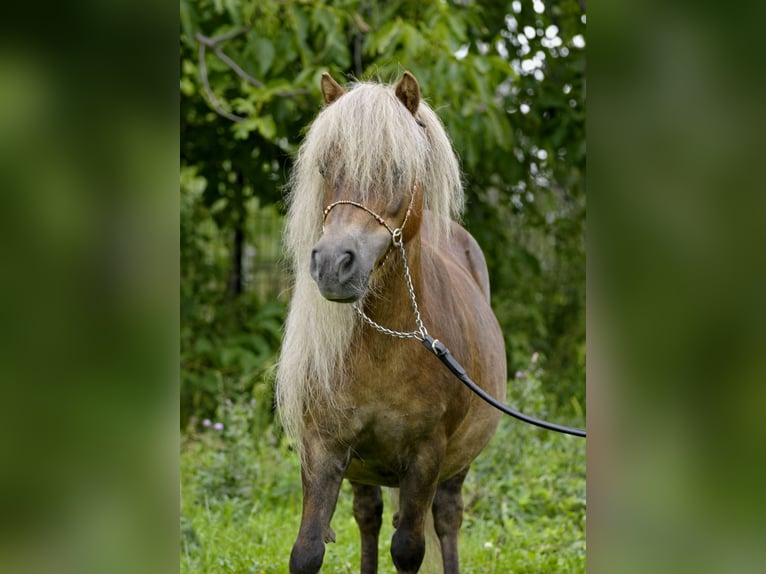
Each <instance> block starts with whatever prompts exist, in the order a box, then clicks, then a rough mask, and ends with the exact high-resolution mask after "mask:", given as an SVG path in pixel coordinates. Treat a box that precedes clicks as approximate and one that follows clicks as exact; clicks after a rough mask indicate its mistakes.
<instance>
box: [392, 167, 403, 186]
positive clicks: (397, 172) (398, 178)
mask: <svg viewBox="0 0 766 574" xmlns="http://www.w3.org/2000/svg"><path fill="white" fill-rule="evenodd" d="M393 175H394V183H395V184H396V185H397V186H400V185H401V184H402V179H403V177H404V172H403V171H402V169H401V168H400V167H399V166H394V169H393Z"/></svg>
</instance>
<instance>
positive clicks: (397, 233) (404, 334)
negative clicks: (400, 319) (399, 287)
mask: <svg viewBox="0 0 766 574" xmlns="http://www.w3.org/2000/svg"><path fill="white" fill-rule="evenodd" d="M392 238H393V242H394V245H395V246H397V247H398V248H399V251H400V252H401V254H402V263H403V264H404V278H405V280H406V282H407V290H408V291H409V292H410V302H411V303H412V310H413V312H414V313H415V323H416V324H417V327H418V330H417V331H395V330H393V329H387V328H386V327H384V326H383V325H380V324H378V323H376V322H375V321H373V320H372V319H370V318H369V317H368V316H367V315H366V314H365V312H364V311H362V309H361V308H360V307H359V305H357V304H356V303H354V305H353V307H354V311H356V314H357V315H359V317H361V318H362V320H363V321H364V322H365V323H367V324H368V325H369V326H370V327H372V328H373V329H375V330H376V331H380V332H381V333H383V334H385V335H390V336H391V337H397V338H399V339H417V340H418V341H423V340H424V339H425V337H426V336H427V335H428V331H427V330H426V327H425V325H424V324H423V320H422V319H421V318H420V311H419V310H418V302H417V300H416V299H415V288H414V287H413V286H412V276H411V275H410V266H409V265H408V264H407V255H406V254H405V252H404V241H403V240H402V230H401V228H397V229H395V230H394V232H393V233H392Z"/></svg>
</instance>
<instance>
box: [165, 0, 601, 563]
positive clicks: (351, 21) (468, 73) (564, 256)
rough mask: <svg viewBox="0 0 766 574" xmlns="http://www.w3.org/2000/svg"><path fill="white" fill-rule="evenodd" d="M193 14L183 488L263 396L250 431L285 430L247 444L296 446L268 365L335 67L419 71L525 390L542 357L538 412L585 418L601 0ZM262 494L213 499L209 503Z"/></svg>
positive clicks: (237, 0)
mask: <svg viewBox="0 0 766 574" xmlns="http://www.w3.org/2000/svg"><path fill="white" fill-rule="evenodd" d="M180 8H181V34H180V43H179V56H180V67H181V69H180V90H181V102H180V104H181V110H180V112H181V115H180V134H181V142H180V144H181V174H180V175H181V177H180V190H181V363H182V364H181V397H180V401H181V428H182V431H183V439H182V442H183V449H184V454H183V456H184V457H187V459H188V460H194V461H196V463H193V462H190V464H189V465H188V466H186V467H184V466H183V465H182V472H183V468H186V470H187V471H188V473H189V474H188V475H185V476H182V481H186V482H187V483H189V484H193V483H195V481H197V479H198V478H199V473H200V472H202V473H203V474H204V473H206V472H208V470H204V469H209V466H206V463H205V462H204V461H205V460H208V459H206V456H213V454H211V453H215V452H219V454H220V449H219V451H216V447H215V445H216V444H218V443H209V442H206V441H205V440H201V437H203V436H206V435H205V432H207V433H210V432H213V431H211V430H210V428H211V427H210V426H204V425H203V422H204V421H218V422H221V424H224V422H223V421H224V419H225V418H226V417H225V415H224V413H226V412H228V411H229V410H230V408H231V405H232V404H233V405H250V406H249V407H248V409H247V410H248V411H249V414H248V417H247V421H249V422H247V423H244V422H242V421H241V420H240V423H235V425H236V424H239V425H240V427H241V426H242V425H245V427H247V428H248V429H250V430H249V432H252V433H254V434H255V435H256V436H261V437H269V436H272V435H273V437H274V438H273V440H271V439H270V440H271V442H268V441H266V442H263V441H256V443H253V445H251V448H250V451H249V452H251V453H252V452H253V450H252V449H255V450H257V451H259V452H260V451H262V449H267V450H268V448H269V445H271V447H272V448H275V449H279V448H282V447H281V446H280V445H281V440H282V439H281V436H280V435H279V432H278V429H275V428H274V426H273V406H272V389H271V373H272V370H273V367H274V364H275V360H276V356H277V352H278V348H279V343H280V337H281V325H282V321H283V319H284V316H285V311H286V304H287V301H288V299H289V277H288V276H287V273H286V269H285V268H284V266H283V262H282V260H281V247H280V232H281V223H282V218H283V214H284V204H283V202H282V197H283V187H284V184H285V181H286V178H287V176H288V174H289V171H290V165H291V159H292V154H293V152H295V150H296V149H297V147H298V145H299V144H300V141H301V138H302V134H303V133H304V130H305V128H306V126H307V125H308V124H309V123H310V121H311V120H312V119H313V117H314V116H315V115H316V113H317V112H318V110H319V109H320V103H321V96H320V93H319V77H320V75H321V73H322V72H323V71H329V72H330V73H331V74H332V75H333V76H334V77H335V78H336V79H337V80H339V81H340V82H341V83H345V81H349V80H353V79H362V80H380V81H386V82H392V81H395V80H396V79H397V78H398V77H399V76H400V75H401V72H402V71H404V70H405V69H406V70H410V71H411V72H413V73H414V74H415V76H416V77H417V78H418V80H419V82H420V84H421V90H422V93H423V95H424V97H425V98H427V99H428V101H429V103H430V104H431V105H432V106H433V107H434V108H435V109H436V110H437V113H438V114H439V116H440V117H441V118H442V120H443V122H444V123H445V126H446V128H447V131H448V133H449V134H450V135H451V137H452V139H453V142H454V145H455V149H456V151H457V153H458V155H459V157H460V158H461V162H462V167H463V170H464V178H465V186H466V194H467V199H468V204H467V211H466V214H465V221H464V224H465V226H466V227H467V228H468V229H469V231H471V233H472V234H473V235H474V236H475V237H476V239H477V240H478V241H479V243H480V245H481V246H482V248H483V250H484V252H485V254H486V257H487V262H488V265H489V269H490V275H491V277H490V278H491V281H492V289H493V293H492V303H493V307H494V309H495V312H496V314H497V316H498V319H499V321H500V324H501V326H502V328H503V331H504V333H505V338H506V348H507V353H508V359H509V378H510V379H511V385H510V386H511V387H512V391H511V392H513V386H514V385H518V384H520V382H521V381H523V380H524V379H525V377H527V376H528V375H529V366H530V365H531V362H530V361H531V359H530V358H531V357H532V356H535V357H536V364H537V365H538V366H539V365H542V366H544V368H538V370H537V371H536V375H535V381H536V384H537V387H536V392H537V393H538V395H539V401H538V403H536V404H538V405H539V407H540V409H542V406H543V405H547V406H548V409H547V411H546V412H545V413H543V412H542V411H541V410H537V411H536V413H535V414H538V415H542V414H547V415H548V416H551V417H555V418H556V419H557V420H560V421H562V422H565V423H566V422H569V423H573V424H578V425H582V424H583V419H584V408H585V385H584V381H585V167H586V164H585V143H584V142H585V95H586V91H585V50H584V47H585V14H584V5H581V3H579V2H577V1H576V0H563V1H557V2H553V1H548V2H543V1H539V0H535V1H533V2H519V1H518V0H516V1H512V2H502V1H500V2H481V3H479V2H472V1H470V0H467V1H461V2H454V1H451V2H442V1H438V0H424V1H420V2H408V1H386V2H369V1H360V0H340V1H336V2H329V1H318V2H308V1H301V0H284V1H277V0H266V1H258V2H254V1H244V0H213V1H207V0H199V1H196V2H192V1H187V0H183V1H182V2H181V5H180ZM537 361H539V363H537ZM509 398H510V396H509ZM251 401H252V404H251ZM210 424H212V423H210ZM225 424H227V425H228V424H229V423H225ZM227 428H228V427H227ZM264 440H265V439H264ZM551 440H553V439H551ZM545 444H547V448H554V447H552V445H555V444H558V443H556V442H553V443H550V442H548V443H545ZM205 446H207V447H209V448H208V449H205V448H204V447H205ZM218 446H219V447H221V448H224V447H225V448H224V450H225V451H226V448H230V447H231V444H230V443H229V442H226V441H224V442H222V443H220V444H218ZM210 449H212V450H210ZM269 452H271V451H269ZM190 453H197V456H192V454H190ZM205 453H207V454H205ZM243 456H244V455H243ZM264 456H265V455H264ZM272 457H273V455H272ZM495 458H496V457H495ZM183 460H184V459H182V462H183ZM265 460H269V457H268V456H266V458H265ZM535 460H537V459H535ZM248 461H250V462H252V459H246V460H242V461H240V463H241V465H245V464H247V463H248ZM539 462H540V463H541V464H546V462H545V461H539ZM548 462H550V461H548ZM197 463H198V464H197ZM494 463H495V465H496V467H497V468H502V466H501V465H504V464H505V462H503V461H502V460H500V459H497V460H494ZM236 466H237V465H236V464H233V463H227V465H226V468H228V469H233V468H234V467H236ZM275 469H276V467H275ZM219 470H221V471H222V472H223V470H222V469H220V468H219ZM580 471H582V469H580ZM227 472H228V471H227ZM231 472H234V473H235V474H236V472H244V470H240V471H234V470H232V471H231ZM293 474H294V475H295V477H296V478H297V475H296V474H295V473H293ZM195 477H196V478H195ZM240 478H241V477H240ZM219 479H221V480H224V481H234V483H236V482H237V480H238V479H236V477H234V478H232V477H231V476H230V477H229V478H226V479H225V478H224V477H221V476H219ZM245 482H247V481H245ZM294 486H295V484H294V483H293V488H294ZM251 487H252V482H251V486H250V487H248V488H251ZM248 488H246V492H244V493H243V492H239V494H237V493H232V492H227V491H225V490H224V491H222V490H215V492H214V496H213V498H212V500H217V501H220V497H221V496H224V497H232V496H233V497H235V498H236V497H237V496H247V493H248V492H250V490H248ZM582 488H583V491H582V496H583V497H584V486H583V487H582ZM516 494H518V493H516ZM184 495H185V497H187V496H188V497H189V498H188V499H190V500H198V499H196V498H195V497H194V496H192V494H191V492H189V493H186V492H185V493H184ZM211 496H212V494H211ZM207 504H210V500H208V502H207ZM192 507H194V505H192V506H191V507H187V511H188V512H192V510H191V509H192ZM192 514H193V512H192ZM184 515H185V516H186V517H187V518H188V516H189V515H188V514H184ZM575 522H576V523H577V524H579V527H582V526H583V525H582V524H580V523H579V522H578V521H575ZM575 562H576V563H577V561H575ZM575 570H576V568H575Z"/></svg>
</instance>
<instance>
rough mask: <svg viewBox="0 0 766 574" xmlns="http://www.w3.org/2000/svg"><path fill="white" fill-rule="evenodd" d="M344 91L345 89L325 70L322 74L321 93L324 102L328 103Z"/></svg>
mask: <svg viewBox="0 0 766 574" xmlns="http://www.w3.org/2000/svg"><path fill="white" fill-rule="evenodd" d="M345 93H346V90H344V89H343V88H342V87H341V86H340V84H339V83H338V82H336V81H335V80H333V79H332V76H331V75H330V74H328V73H327V72H325V73H324V74H322V95H323V96H324V103H325V104H327V105H330V104H331V103H333V102H334V101H335V100H337V99H338V98H339V97H341V96H342V95H343V94H345Z"/></svg>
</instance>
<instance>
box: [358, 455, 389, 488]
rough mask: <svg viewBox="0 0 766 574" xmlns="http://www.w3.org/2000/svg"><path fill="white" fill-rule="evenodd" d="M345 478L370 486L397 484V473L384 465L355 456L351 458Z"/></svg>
mask: <svg viewBox="0 0 766 574" xmlns="http://www.w3.org/2000/svg"><path fill="white" fill-rule="evenodd" d="M345 476H346V478H347V479H349V480H351V481H353V482H359V483H361V484H369V485H372V486H388V487H392V488H397V487H398V486H399V473H398V472H395V471H394V470H393V469H391V468H387V467H386V466H384V465H379V464H370V463H369V462H366V461H362V460H360V459H357V458H352V459H351V463H350V464H349V466H348V469H347V470H346V475H345Z"/></svg>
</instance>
